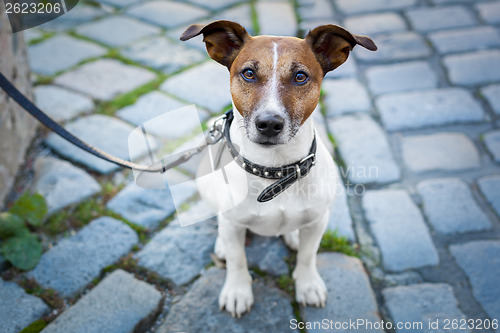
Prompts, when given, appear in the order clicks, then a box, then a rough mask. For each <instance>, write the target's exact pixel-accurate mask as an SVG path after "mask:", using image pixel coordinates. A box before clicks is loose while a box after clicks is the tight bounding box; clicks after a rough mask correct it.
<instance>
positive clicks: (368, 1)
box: [335, 0, 417, 14]
mask: <svg viewBox="0 0 500 333" xmlns="http://www.w3.org/2000/svg"><path fill="white" fill-rule="evenodd" d="M335 4H336V5H337V7H338V8H339V9H340V10H341V11H342V12H344V13H345V14H354V13H363V12H374V11H381V10H391V9H394V10H397V9H404V8H407V7H412V6H414V5H416V4H417V0H357V1H352V0H335Z"/></svg>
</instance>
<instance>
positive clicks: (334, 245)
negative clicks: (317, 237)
mask: <svg viewBox="0 0 500 333" xmlns="http://www.w3.org/2000/svg"><path fill="white" fill-rule="evenodd" d="M319 249H320V251H329V252H332V251H333V252H340V253H344V254H346V255H348V256H352V257H358V258H359V249H357V247H355V246H354V245H352V244H351V243H349V240H348V239H347V238H346V237H343V236H339V235H338V232H337V230H335V231H331V230H327V231H326V232H325V234H324V235H323V238H322V239H321V243H320V247H319Z"/></svg>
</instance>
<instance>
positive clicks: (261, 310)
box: [157, 267, 298, 333]
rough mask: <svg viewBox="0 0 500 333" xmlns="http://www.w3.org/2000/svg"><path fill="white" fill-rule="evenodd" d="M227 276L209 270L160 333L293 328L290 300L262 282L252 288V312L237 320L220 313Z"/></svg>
mask: <svg viewBox="0 0 500 333" xmlns="http://www.w3.org/2000/svg"><path fill="white" fill-rule="evenodd" d="M224 276H225V271H224V270H222V269H218V268H215V267H211V268H209V269H208V270H207V271H206V272H205V273H204V274H203V275H202V276H201V278H200V279H198V280H197V281H196V282H195V283H194V284H193V286H192V287H191V289H190V290H189V291H188V293H187V294H186V295H184V297H183V298H182V299H181V301H179V302H178V303H176V304H174V305H173V306H172V308H171V309H170V311H169V313H168V316H167V318H166V320H165V322H164V323H163V324H162V325H161V326H160V327H159V328H158V330H157V332H158V333H170V332H171V333H173V332H181V331H186V332H207V333H219V332H241V333H247V332H248V333H249V332H280V331H282V330H283V327H286V328H288V327H289V325H290V320H291V319H293V318H295V316H294V314H293V309H292V306H291V305H290V303H291V299H290V297H289V296H288V295H287V294H285V293H284V292H283V291H281V290H279V289H276V288H273V287H268V286H266V285H265V284H264V283H262V282H260V281H259V279H256V281H255V282H254V283H253V285H252V288H253V293H254V299H255V302H254V305H253V306H252V310H251V311H250V313H247V314H245V315H244V316H243V317H241V318H233V317H231V315H230V314H229V313H227V312H226V311H220V310H219V304H218V299H219V293H220V290H221V289H222V284H223V282H224ZM289 331H290V332H296V333H297V332H298V331H297V330H292V329H290V330H289Z"/></svg>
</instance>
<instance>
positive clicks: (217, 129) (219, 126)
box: [206, 114, 227, 145]
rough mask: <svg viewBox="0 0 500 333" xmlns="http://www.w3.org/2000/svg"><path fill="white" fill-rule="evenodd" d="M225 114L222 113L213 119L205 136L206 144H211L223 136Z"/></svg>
mask: <svg viewBox="0 0 500 333" xmlns="http://www.w3.org/2000/svg"><path fill="white" fill-rule="evenodd" d="M226 119H227V115H226V114H223V115H222V116H220V117H219V118H217V119H215V121H214V123H213V124H212V126H211V127H210V130H209V131H208V134H207V136H206V140H207V144H209V145H213V144H216V143H217V142H219V141H220V140H221V139H222V137H223V136H224V127H225V126H226Z"/></svg>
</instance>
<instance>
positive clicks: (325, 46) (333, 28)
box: [305, 24, 377, 74]
mask: <svg viewBox="0 0 500 333" xmlns="http://www.w3.org/2000/svg"><path fill="white" fill-rule="evenodd" d="M305 41H306V42H307V43H308V44H309V46H310V47H311V49H312V50H313V52H314V54H315V56H316V59H317V60H318V62H319V63H320V64H321V67H322V68H323V71H324V73H325V74H326V73H327V72H329V71H331V70H334V69H335V68H337V67H338V66H340V65H342V64H343V63H344V62H345V61H346V60H347V58H348V57H349V53H350V52H351V51H352V49H353V47H354V46H356V45H361V46H363V47H364V48H367V49H368V50H370V51H376V50H377V46H376V45H375V43H374V42H373V41H372V40H371V39H370V37H367V36H360V35H354V34H351V33H350V32H349V31H347V30H345V29H344V28H342V27H339V26H338V25H333V24H327V25H322V26H319V27H317V28H315V29H313V30H312V31H309V33H308V34H307V36H306V38H305Z"/></svg>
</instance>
